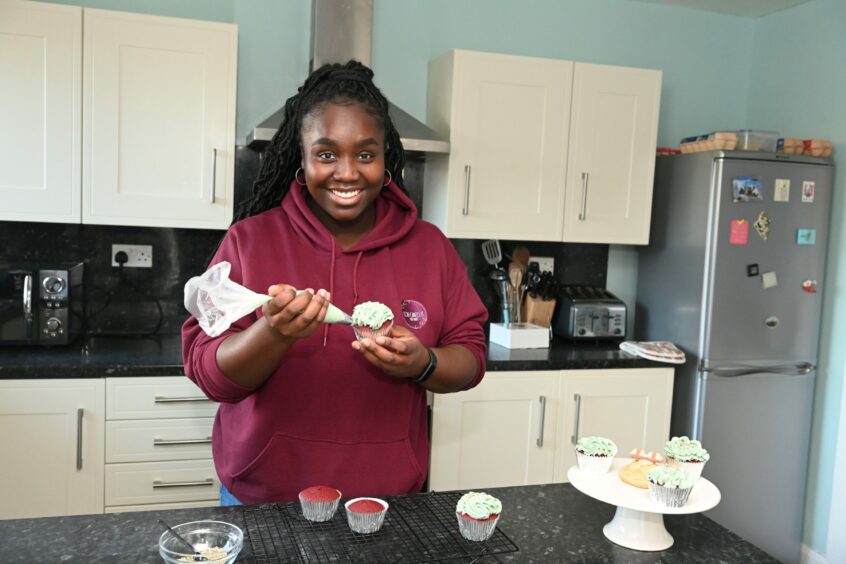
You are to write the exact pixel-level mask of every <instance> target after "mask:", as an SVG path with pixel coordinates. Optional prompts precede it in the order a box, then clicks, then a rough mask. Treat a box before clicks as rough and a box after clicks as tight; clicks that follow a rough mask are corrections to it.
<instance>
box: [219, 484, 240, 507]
mask: <svg viewBox="0 0 846 564" xmlns="http://www.w3.org/2000/svg"><path fill="white" fill-rule="evenodd" d="M231 505H244V504H243V503H241V502H240V501H238V499H237V498H236V497H235V496H234V495H232V494H231V493H229V490H227V489H226V488H225V487H224V486H223V484H220V506H221V507H229V506H231Z"/></svg>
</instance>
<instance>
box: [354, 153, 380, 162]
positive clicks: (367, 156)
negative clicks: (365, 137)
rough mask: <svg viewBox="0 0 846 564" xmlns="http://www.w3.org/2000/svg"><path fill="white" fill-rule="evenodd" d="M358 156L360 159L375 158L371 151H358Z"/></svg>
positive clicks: (368, 159) (370, 159) (369, 159)
mask: <svg viewBox="0 0 846 564" xmlns="http://www.w3.org/2000/svg"><path fill="white" fill-rule="evenodd" d="M358 158H359V160H362V161H372V160H373V159H375V158H376V155H374V154H373V153H360V154H359V155H358Z"/></svg>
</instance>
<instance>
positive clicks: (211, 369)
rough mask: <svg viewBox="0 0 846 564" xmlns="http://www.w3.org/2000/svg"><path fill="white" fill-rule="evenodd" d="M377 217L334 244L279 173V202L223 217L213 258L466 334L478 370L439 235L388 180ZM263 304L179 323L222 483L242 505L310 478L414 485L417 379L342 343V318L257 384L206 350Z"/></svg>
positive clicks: (429, 337) (261, 277) (438, 338)
mask: <svg viewBox="0 0 846 564" xmlns="http://www.w3.org/2000/svg"><path fill="white" fill-rule="evenodd" d="M375 205H376V223H375V225H374V227H373V229H372V230H371V231H370V233H368V234H367V235H366V236H365V237H364V238H362V239H361V241H359V242H358V244H356V245H355V246H354V247H352V248H351V249H348V250H346V251H345V250H342V249H341V248H340V247H339V246H338V245H337V244H336V243H335V239H334V237H332V235H331V234H330V233H329V231H328V230H327V229H326V227H325V226H324V225H323V224H322V223H321V222H320V220H318V219H317V217H316V216H315V215H314V214H313V213H312V212H311V210H310V209H309V207H308V205H307V203H306V190H305V188H303V187H302V186H299V185H298V184H297V183H296V182H294V183H292V184H291V189H290V191H289V193H288V195H287V196H286V197H285V198H284V200H283V201H282V205H281V206H279V207H277V208H274V209H271V210H268V211H266V212H264V213H262V214H259V215H256V216H253V217H250V218H247V219H245V220H243V221H240V222H238V223H236V224H235V225H233V226H232V227H231V228H230V229H229V231H228V232H227V234H226V236H225V237H224V239H223V242H222V243H221V246H220V249H219V250H218V251H217V254H216V255H215V257H214V259H213V260H212V264H214V263H217V262H219V261H222V260H227V261H229V262H230V263H231V264H232V272H231V278H232V280H234V281H236V282H239V283H241V284H243V285H244V286H246V287H247V288H250V289H251V290H254V291H256V292H265V291H266V290H267V288H268V286H270V285H272V284H277V283H286V284H291V285H293V286H294V287H296V288H314V289H315V290H317V289H319V288H325V289H327V290H329V291H330V292H331V294H332V303H334V304H335V305H337V306H338V307H339V308H341V309H342V310H344V311H346V312H347V313H350V312H351V311H352V309H353V306H355V305H356V304H358V303H361V302H366V301H379V302H382V303H384V304H386V305H387V306H388V307H390V308H391V310H392V311H393V312H394V315H395V319H394V323H396V324H402V325H404V326H406V327H408V328H409V329H410V330H411V331H413V332H414V334H415V335H416V336H417V337H418V338H419V339H420V341H422V343H423V344H424V345H426V346H430V347H435V346H443V345H450V344H460V345H463V346H465V347H466V348H467V349H468V350H470V352H472V353H473V355H474V356H475V357H476V362H477V364H478V371H477V374H476V376H475V378H474V379H473V381H472V382H471V383H470V385H469V386H468V388H470V387H473V386H475V385H476V384H478V383H479V381H480V380H481V379H482V376H483V374H484V371H485V335H484V332H483V329H482V326H483V323H484V322H485V320H486V318H487V312H486V310H485V307H484V306H483V305H482V303H481V300H480V299H479V296H478V295H477V294H476V291H475V290H474V289H473V287H472V285H471V284H470V282H469V280H468V277H467V270H466V268H465V266H464V264H463V263H462V262H461V260H460V258H459V257H458V254H457V253H456V252H455V250H454V249H453V247H452V244H451V243H450V242H449V240H448V239H447V238H446V237H444V235H443V234H442V233H441V232H440V231H439V230H438V229H437V228H436V227H434V226H432V225H431V224H429V223H426V222H425V221H421V220H419V219H417V210H416V208H415V206H414V204H413V203H412V202H411V200H409V198H408V197H407V196H406V195H405V194H404V193H403V192H402V191H401V190H400V189H399V188H398V187H397V186H396V185H395V184H393V183H391V184H390V185H389V186H388V187H386V188H384V189H383V190H382V192H381V195H380V197H379V198H377V199H376V201H375ZM260 317H261V310H258V311H256V312H255V314H254V315H248V316H246V317H245V318H243V319H241V320H239V321H238V322H236V323H235V324H233V326H232V327H230V328H229V330H228V331H227V332H226V333H224V334H223V335H221V336H219V337H217V338H214V339H213V338H211V337H209V336H208V335H206V334H205V333H204V332H203V331H202V330H201V329H200V327H199V325H198V324H197V322H196V320H195V319H194V318H190V319H188V321H186V322H185V325H184V326H183V328H182V342H183V344H182V356H183V360H184V363H185V374H186V375H187V376H188V377H189V378H190V379H191V380H193V381H194V382H195V383H196V384H197V385H198V386H199V387H200V388H201V389H202V390H203V391H204V392H205V393H206V395H207V396H208V397H209V398H211V399H213V400H215V401H218V402H221V405H220V408H219V409H218V412H217V417H216V418H215V422H214V433H213V437H214V438H213V441H212V451H213V453H214V461H215V466H216V468H217V474H218V476H219V477H220V479H221V481H222V482H223V485H224V486H226V488H227V489H228V490H229V491H230V492H231V493H232V494H233V495H234V496H235V497H236V498H238V499H239V500H240V501H242V502H244V503H248V504H249V503H262V502H270V501H294V500H296V499H297V493H298V492H299V491H300V490H302V489H304V488H306V487H308V486H313V485H329V486H333V487H335V488H338V489H339V490H341V492H343V495H344V497H345V498H352V497H356V496H374V495H392V494H402V493H408V492H415V491H419V490H420V488H421V487H422V485H423V481H424V479H425V476H426V472H427V468H428V465H429V439H428V431H427V418H426V391H425V390H424V389H423V388H422V387H421V386H419V385H417V384H413V383H411V382H408V381H405V380H402V379H398V378H394V377H391V376H387V375H385V374H383V373H382V372H381V371H380V370H379V369H377V368H375V367H373V366H372V365H370V363H368V362H367V361H366V360H365V359H364V358H363V357H362V356H361V355H360V353H358V352H356V351H355V350H353V348H352V346H351V343H352V341H353V340H354V339H355V336H354V335H353V332H352V329H351V328H350V327H348V326H344V325H324V326H322V328H321V329H320V330H318V331H316V332H315V333H314V334H313V335H311V336H310V337H308V338H305V339H301V340H299V341H297V342H296V343H295V344H294V345H293V347H291V349H290V350H289V351H288V353H287V354H286V355H285V358H284V359H283V360H282V362H281V363H280V364H279V367H278V368H277V369H276V372H274V374H273V375H272V376H271V377H270V378H269V379H268V380H267V381H266V382H265V383H264V384H263V385H262V386H261V387H260V388H258V389H257V390H250V389H247V388H244V387H242V386H240V385H238V384H236V383H234V382H232V381H231V380H230V379H229V378H227V377H226V376H225V375H224V374H223V373H222V372H221V371H220V368H218V366H217V362H216V360H215V355H216V352H217V348H218V346H220V343H221V342H222V341H223V340H224V339H225V338H226V336H228V335H230V334H232V333H235V332H238V331H242V330H243V329H245V328H246V327H248V326H249V325H250V324H252V323H253V322H255V321H256V320H257V319H259V318H260Z"/></svg>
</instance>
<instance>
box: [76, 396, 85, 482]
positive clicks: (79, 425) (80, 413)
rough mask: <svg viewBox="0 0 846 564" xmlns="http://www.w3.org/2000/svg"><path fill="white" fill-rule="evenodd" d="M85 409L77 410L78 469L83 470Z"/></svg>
mask: <svg viewBox="0 0 846 564" xmlns="http://www.w3.org/2000/svg"><path fill="white" fill-rule="evenodd" d="M84 413H85V410H84V409H83V408H81V407H80V408H79V409H77V410H76V469H77V470H82V416H83V414H84Z"/></svg>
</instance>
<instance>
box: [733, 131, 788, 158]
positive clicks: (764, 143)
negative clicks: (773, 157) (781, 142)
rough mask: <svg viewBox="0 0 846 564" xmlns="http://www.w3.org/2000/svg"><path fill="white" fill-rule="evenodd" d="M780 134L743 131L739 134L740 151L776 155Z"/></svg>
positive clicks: (738, 147) (738, 144)
mask: <svg viewBox="0 0 846 564" xmlns="http://www.w3.org/2000/svg"><path fill="white" fill-rule="evenodd" d="M778 136H779V133H778V132H777V131H755V130H754V129H741V130H738V132H737V147H736V148H735V149H736V150H738V151H763V152H766V153H775V150H776V144H777V143H778Z"/></svg>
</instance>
